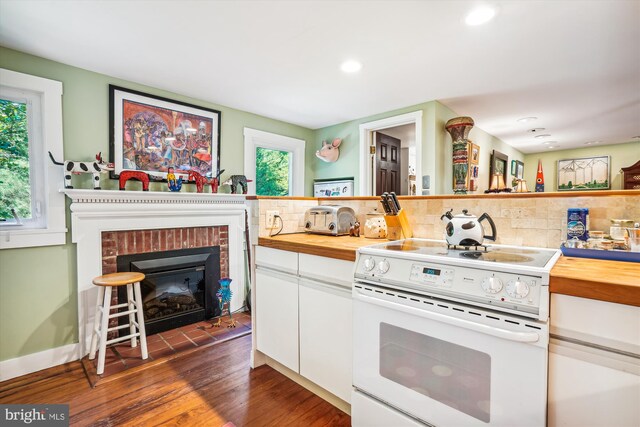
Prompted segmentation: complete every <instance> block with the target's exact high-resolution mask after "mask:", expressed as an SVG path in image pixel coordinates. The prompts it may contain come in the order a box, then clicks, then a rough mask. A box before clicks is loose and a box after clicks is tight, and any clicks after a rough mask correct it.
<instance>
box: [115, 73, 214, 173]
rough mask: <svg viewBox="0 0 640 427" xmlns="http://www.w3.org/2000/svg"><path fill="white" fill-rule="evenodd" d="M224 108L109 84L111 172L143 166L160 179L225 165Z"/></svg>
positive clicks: (211, 171)
mask: <svg viewBox="0 0 640 427" xmlns="http://www.w3.org/2000/svg"><path fill="white" fill-rule="evenodd" d="M220 115H221V113H220V111H217V110H213V109H210V108H204V107H199V106H196V105H192V104H187V103H185V102H180V101H174V100H171V99H167V98H162V97H159V96H155V95H149V94H146V93H142V92H138V91H134V90H131V89H125V88H122V87H118V86H114V85H109V131H110V135H109V136H110V147H109V159H110V161H112V162H113V163H114V166H115V167H114V171H112V172H111V178H112V179H116V178H118V176H119V175H120V172H121V171H123V170H139V171H142V172H146V173H148V174H149V175H150V176H151V177H152V178H154V179H157V180H166V177H167V173H168V170H169V168H173V170H174V173H176V174H180V173H184V174H186V173H187V172H188V171H189V170H193V171H195V172H198V173H199V174H200V175H203V176H209V177H211V176H214V177H215V176H216V175H217V173H218V171H219V170H220Z"/></svg>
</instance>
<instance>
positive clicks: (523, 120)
mask: <svg viewBox="0 0 640 427" xmlns="http://www.w3.org/2000/svg"><path fill="white" fill-rule="evenodd" d="M535 120H538V118H537V117H523V118H521V119H518V120H516V121H517V122H518V123H528V122H533V121H535Z"/></svg>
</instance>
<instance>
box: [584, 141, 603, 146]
mask: <svg viewBox="0 0 640 427" xmlns="http://www.w3.org/2000/svg"><path fill="white" fill-rule="evenodd" d="M601 142H602V141H588V142H585V143H584V144H585V145H592V144H600V143H601Z"/></svg>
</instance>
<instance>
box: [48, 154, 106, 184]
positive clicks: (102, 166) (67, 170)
mask: <svg viewBox="0 0 640 427" xmlns="http://www.w3.org/2000/svg"><path fill="white" fill-rule="evenodd" d="M49 157H50V158H51V161H52V162H53V163H54V164H56V165H64V188H73V186H72V185H71V175H72V174H73V175H80V174H81V173H91V174H93V189H94V190H100V174H101V173H103V172H107V171H112V170H113V169H114V166H113V163H105V162H104V160H102V153H98V154H96V161H94V162H76V161H74V160H65V161H64V163H61V162H56V159H54V158H53V154H51V151H49Z"/></svg>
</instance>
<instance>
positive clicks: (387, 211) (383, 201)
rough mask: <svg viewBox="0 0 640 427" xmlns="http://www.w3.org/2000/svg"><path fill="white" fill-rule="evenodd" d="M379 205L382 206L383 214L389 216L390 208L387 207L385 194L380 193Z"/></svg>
mask: <svg viewBox="0 0 640 427" xmlns="http://www.w3.org/2000/svg"><path fill="white" fill-rule="evenodd" d="M380 203H381V204H382V209H384V213H385V214H387V215H390V214H391V207H390V206H389V202H388V201H387V193H382V195H381V196H380Z"/></svg>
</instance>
